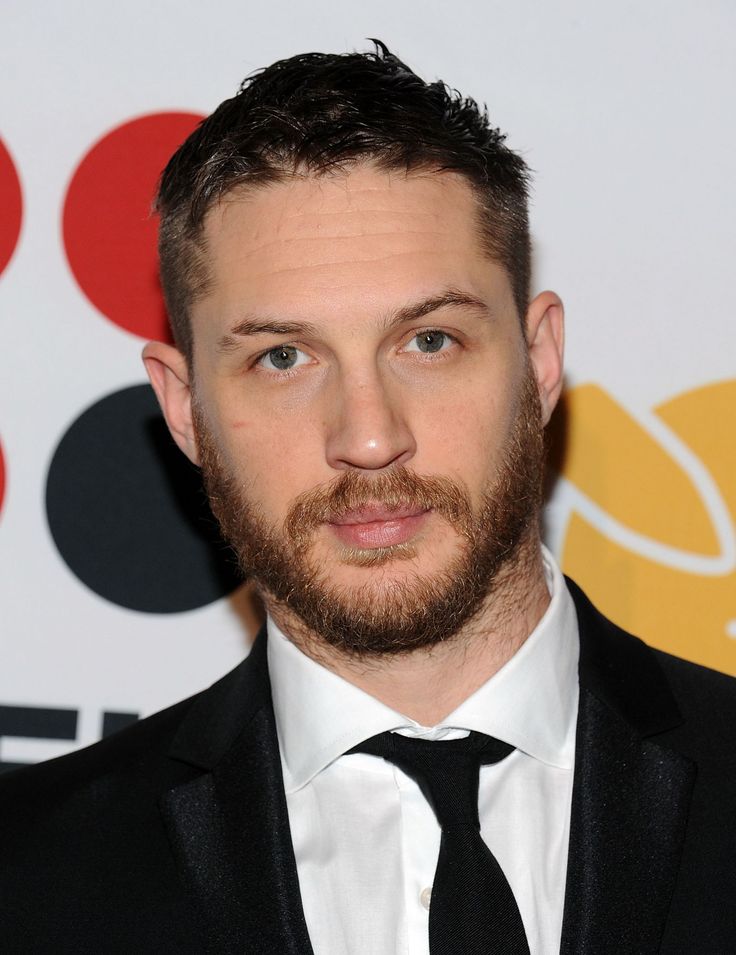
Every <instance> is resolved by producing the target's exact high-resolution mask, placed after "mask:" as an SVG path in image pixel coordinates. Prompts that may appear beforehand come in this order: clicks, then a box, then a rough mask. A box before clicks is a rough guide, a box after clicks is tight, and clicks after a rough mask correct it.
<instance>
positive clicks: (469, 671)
mask: <svg viewBox="0 0 736 955" xmlns="http://www.w3.org/2000/svg"><path fill="white" fill-rule="evenodd" d="M549 600H550V597H549V592H548V590H547V584H546V581H545V579H544V569H543V564H542V553H541V549H540V542H539V538H538V536H537V535H536V534H534V535H533V536H532V535H530V537H529V538H528V539H526V540H524V541H523V542H522V543H521V544H520V546H519V549H518V551H517V552H516V554H515V557H514V560H513V562H512V564H511V565H507V566H505V567H504V568H502V570H501V571H500V573H499V574H498V575H497V577H496V579H495V580H494V583H493V588H492V590H491V592H490V593H489V595H488V597H487V598H486V601H485V602H484V604H483V605H482V607H481V609H480V611H479V612H478V613H477V614H476V615H475V616H474V617H473V618H472V620H470V621H469V622H468V623H467V624H465V625H464V626H463V627H462V628H461V629H460V630H459V631H458V632H457V633H456V634H455V635H454V636H453V637H452V638H451V639H449V640H447V641H446V642H442V643H440V644H437V645H435V646H433V647H430V648H423V649H421V650H414V651H412V652H411V653H406V654H390V655H385V656H382V657H378V658H371V659H366V658H365V657H361V658H356V657H353V656H349V655H348V654H346V653H344V652H342V651H340V650H338V649H336V648H334V647H332V646H329V645H327V644H326V643H325V641H324V640H322V639H320V637H319V635H318V634H315V633H312V632H311V631H306V630H305V628H304V627H303V626H299V623H298V622H297V621H295V620H294V619H292V618H291V615H290V614H288V612H285V611H284V608H283V607H279V606H271V607H269V610H270V612H271V614H272V616H273V618H274V620H275V621H276V624H277V625H278V626H279V628H280V629H281V630H282V631H283V632H284V633H286V634H288V635H289V638H290V639H291V640H292V641H293V642H294V643H295V644H296V645H297V646H298V647H299V649H300V650H301V651H302V652H304V653H306V654H307V656H310V657H312V659H314V660H316V661H317V662H318V663H320V664H321V665H322V666H325V667H327V668H328V669H330V670H332V671H333V672H334V673H336V674H338V676H341V677H343V679H345V680H347V681H348V682H350V683H352V684H354V685H355V686H357V687H359V688H360V689H361V690H363V691H365V692H366V693H369V694H370V695H371V696H373V697H375V698H376V699H377V700H380V701H381V702H382V703H384V704H386V706H389V707H391V709H394V710H396V711H397V712H399V713H402V714H403V715H404V716H408V717H409V718H411V719H413V720H415V721H416V722H417V723H420V724H421V725H422V726H434V725H436V724H437V723H439V722H441V721H442V720H443V719H444V718H445V717H446V716H448V715H449V714H450V713H452V712H453V710H455V709H457V707H458V706H459V705H460V704H461V703H462V702H463V701H464V700H466V699H467V698H468V697H469V696H470V695H471V694H473V693H474V692H475V691H476V690H477V689H478V688H479V687H481V686H482V685H483V684H484V683H485V682H486V681H487V680H489V679H490V678H491V677H492V676H493V675H494V673H497V672H498V670H500V669H501V667H502V666H503V665H504V664H505V663H506V662H507V661H508V660H510V659H511V657H512V656H513V655H514V654H515V653H516V652H517V650H518V649H519V648H520V647H521V646H522V644H523V643H524V642H525V641H526V639H527V637H528V636H529V634H530V633H531V632H532V630H534V628H535V627H536V625H537V623H538V622H539V620H540V619H541V617H542V615H543V614H544V612H545V610H546V609H547V606H548V604H549Z"/></svg>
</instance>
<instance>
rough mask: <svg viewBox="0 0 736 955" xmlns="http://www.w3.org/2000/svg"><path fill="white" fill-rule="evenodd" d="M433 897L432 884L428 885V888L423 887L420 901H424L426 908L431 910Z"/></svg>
mask: <svg viewBox="0 0 736 955" xmlns="http://www.w3.org/2000/svg"><path fill="white" fill-rule="evenodd" d="M431 899H432V886H431V885H428V886H427V888H426V889H422V891H421V892H420V894H419V901H420V902H421V903H422V905H423V906H424V908H425V909H426V910H427V911H429V903H430V901H431Z"/></svg>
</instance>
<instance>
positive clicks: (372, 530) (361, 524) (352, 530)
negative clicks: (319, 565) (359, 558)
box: [328, 505, 430, 549]
mask: <svg viewBox="0 0 736 955" xmlns="http://www.w3.org/2000/svg"><path fill="white" fill-rule="evenodd" d="M429 514H430V511H429V510H425V509H417V508H416V507H415V506H414V507H404V508H388V507H385V506H383V505H369V506H368V507H361V508H359V509H358V510H356V511H350V512H349V513H347V514H343V515H341V516H340V518H339V519H338V520H335V521H330V523H329V525H328V526H329V527H330V528H331V530H332V532H333V533H334V534H335V536H336V537H337V538H338V540H339V541H340V542H341V543H342V544H344V545H346V546H347V547H357V548H362V549H370V548H375V547H391V546H392V545H396V544H405V543H406V542H407V541H409V540H411V538H412V537H414V535H415V534H416V533H417V532H418V531H419V529H420V528H421V526H422V525H423V524H424V522H425V521H426V519H427V517H428V516H429Z"/></svg>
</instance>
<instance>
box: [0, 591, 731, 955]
mask: <svg viewBox="0 0 736 955" xmlns="http://www.w3.org/2000/svg"><path fill="white" fill-rule="evenodd" d="M571 589H572V591H573V596H574V598H575V603H576V607H577V612H578V619H579V623H580V636H581V660H580V687H581V693H580V712H579V722H578V735H577V747H576V766H575V782H574V791H573V806H572V824H571V838H570V853H569V864H568V876H567V889H566V898H565V912H564V923H563V933H562V934H563V938H562V952H563V953H564V955H572V953H581V955H582V953H584V955H608V953H610V955H629V953H631V955H634V953H636V955H645V953H646V955H648V953H655V952H661V953H667V955H675V953H688V955H692V953H698V955H727V953H732V952H736V756H735V747H734V741H733V734H734V727H735V726H736V689H735V687H736V681H734V680H732V679H730V678H728V677H725V676H723V675H721V674H718V673H715V672H712V671H709V670H705V669H703V668H701V667H696V666H694V665H692V664H689V663H685V662H684V661H681V660H678V659H676V658H674V657H670V656H668V655H666V654H663V653H659V652H657V651H654V650H651V649H649V648H648V647H646V646H645V645H644V644H643V643H641V642H640V641H639V640H637V639H635V638H634V637H631V636H629V635H627V634H625V633H623V632H622V631H620V630H618V629H617V628H616V627H615V626H613V624H611V623H610V622H609V621H607V620H605V619H604V618H603V617H602V616H600V614H598V612H597V611H596V610H595V609H594V608H593V607H592V605H591V604H590V603H589V602H588V601H587V600H586V598H585V597H584V596H583V595H582V593H581V592H580V591H579V590H578V589H577V588H576V587H575V586H574V585H571ZM265 642H266V638H265V634H262V635H261V636H260V637H259V639H258V640H257V641H256V643H255V646H254V648H253V651H252V652H251V655H250V656H249V657H248V659H247V660H245V661H244V662H243V663H242V664H241V665H240V666H239V667H238V668H237V669H235V670H234V671H233V672H232V673H230V674H228V675H227V676H226V677H224V679H222V680H221V681H220V682H219V683H216V684H215V685H214V686H213V687H211V688H210V689H209V690H207V691H205V692H204V693H202V694H199V695H198V696H195V697H193V698H191V699H190V700H187V701H185V702H183V703H179V704H178V705H176V706H174V707H172V708H171V709H168V710H166V711H164V712H163V713H159V714H158V715H156V716H152V717H150V718H149V719H146V720H143V721H141V722H140V723H139V724H137V725H135V726H133V727H131V728H129V729H127V730H124V731H123V732H121V733H119V734H117V735H116V736H113V737H110V738H109V739H107V740H104V741H102V742H101V743H98V744H96V745H95V746H92V747H90V748H88V749H85V750H82V751H80V752H78V753H74V754H72V755H70V756H66V757H63V758H61V759H57V760H53V761H51V762H48V763H44V764H41V765H39V766H35V767H30V768H28V769H23V770H19V771H16V772H13V773H10V774H8V775H7V776H5V777H3V778H2V779H1V780H0V951H2V952H3V953H16V952H23V953H34V955H35V953H55V955H56V953H67V952H69V953H72V952H73V953H75V955H78V953H87V952H89V953H95V955H101V953H107V952H121V953H123V952H124V953H129V955H133V953H149V952H151V953H153V952H156V953H162V952H187V953H203V952H213V953H215V952H216V953H238V955H265V953H269V955H310V953H311V951H312V949H311V946H310V942H309V938H308V934H307V928H306V924H305V921H304V915H303V912H302V907H301V902H300V895H299V884H298V879H297V873H296V865H295V861H294V856H293V851H292V846H291V838H290V834H289V826H288V818H287V810H286V800H285V795H284V789H283V782H282V777H281V766H280V760H279V752H278V744H277V739H276V730H275V725H274V717H273V710H272V706H271V700H270V689H269V682H268V674H267V667H266V655H265ZM376 917H378V918H380V913H376ZM320 955H323V953H320ZM326 955H342V953H326ZM376 955H384V953H376ZM385 955H390V953H385ZM545 955H546V953H545Z"/></svg>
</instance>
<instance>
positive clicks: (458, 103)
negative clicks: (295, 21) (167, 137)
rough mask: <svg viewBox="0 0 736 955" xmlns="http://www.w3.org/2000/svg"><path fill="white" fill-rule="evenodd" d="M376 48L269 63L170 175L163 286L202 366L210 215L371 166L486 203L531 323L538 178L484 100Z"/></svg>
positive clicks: (488, 222)
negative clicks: (531, 200) (199, 339)
mask: <svg viewBox="0 0 736 955" xmlns="http://www.w3.org/2000/svg"><path fill="white" fill-rule="evenodd" d="M373 43H374V44H375V52H373V53H343V54H325V53H305V54H302V55H300V56H293V57H290V58H289V59H285V60H279V61H278V62H277V63H274V64H273V65H271V66H269V67H266V68H265V69H263V70H259V71H257V72H256V73H254V74H252V75H251V76H249V77H248V78H247V79H245V80H244V81H243V83H242V85H241V87H240V89H239V90H238V92H237V94H236V95H235V96H233V97H232V98H231V99H228V100H225V102H224V103H221V104H220V106H218V108H217V109H216V110H215V112H214V113H212V115H211V116H209V117H208V118H207V119H205V120H204V121H203V122H202V123H200V125H199V126H198V127H197V129H196V130H195V131H194V132H193V133H192V134H191V136H189V138H188V139H187V140H186V141H185V142H184V143H183V144H182V145H181V146H180V147H179V149H178V150H177V151H176V153H175V154H174V155H173V156H172V158H171V160H170V161H169V163H168V165H167V166H166V169H165V170H164V172H163V174H162V176H161V182H160V184H159V190H158V195H157V199H156V209H157V211H158V212H159V213H160V216H161V222H160V230H159V255H160V263H161V284H162V287H163V291H164V297H165V299H166V306H167V309H168V313H169V320H170V322H171V327H172V331H173V334H174V340H175V341H176V343H177V345H178V347H179V348H180V350H181V351H182V352H183V353H184V355H185V356H186V357H187V360H188V361H190V362H191V357H192V332H191V325H190V320H189V312H190V308H191V305H192V302H193V301H195V300H196V298H197V297H198V296H199V295H201V294H203V292H205V291H206V289H207V282H208V274H207V266H206V256H205V252H206V248H205V243H204V237H203V233H204V219H205V216H206V214H207V212H208V211H209V210H210V209H211V208H212V206H213V205H214V204H215V203H216V202H217V201H218V200H219V199H221V198H222V197H224V196H225V195H226V194H227V193H229V192H230V191H231V190H233V189H235V188H237V187H241V186H247V185H254V186H255V185H259V184H265V183H271V182H275V181H279V180H282V179H284V178H287V177H289V176H293V175H295V174H300V173H306V174H308V175H313V176H319V175H323V174H325V173H327V172H330V171H345V170H349V168H350V167H351V165H354V164H356V163H358V162H370V163H372V164H373V165H375V166H376V167H377V168H379V169H383V170H386V171H389V170H397V169H401V170H404V171H406V172H410V171H414V170H436V171H438V172H439V171H453V172H457V173H460V174H461V175H463V176H464V177H465V178H466V180H467V181H468V183H469V184H470V185H471V187H472V188H473V190H474V192H475V194H476V197H477V199H478V202H479V212H480V219H479V223H480V232H481V236H482V240H483V242H484V245H485V248H486V250H487V251H488V253H489V255H490V256H491V257H492V258H494V259H495V260H497V261H498V262H499V263H500V264H501V265H503V266H504V267H505V269H506V270H507V273H508V275H509V278H510V281H511V286H512V290H513V294H514V300H515V302H516V306H517V309H518V311H519V314H520V316H521V317H522V318H523V317H524V315H525V313H526V308H527V304H528V298H529V273H530V240H529V223H528V213H527V190H528V180H529V173H528V169H527V166H526V164H525V162H524V160H523V159H522V158H521V157H520V156H519V155H518V154H517V153H515V152H513V151H512V150H511V149H509V148H508V146H506V145H505V136H503V135H502V134H501V133H500V131H499V130H498V129H494V128H493V127H492V126H491V125H490V123H489V121H488V113H487V110H486V108H485V107H483V108H482V109H481V108H480V107H479V106H478V104H477V103H476V102H475V101H474V100H472V99H470V98H468V97H463V96H461V95H460V93H458V92H457V91H456V90H452V89H450V88H449V87H448V86H447V85H446V84H445V83H443V82H441V81H439V80H438V81H436V82H434V83H426V82H425V81H424V80H422V79H420V78H419V77H418V76H417V75H416V74H415V73H414V72H413V71H412V70H410V69H409V67H408V66H406V64H404V63H402V61H401V60H400V59H399V58H398V57H396V56H395V55H394V54H393V53H391V52H390V51H389V50H388V48H387V47H386V46H385V44H383V43H381V42H380V41H378V40H373Z"/></svg>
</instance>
